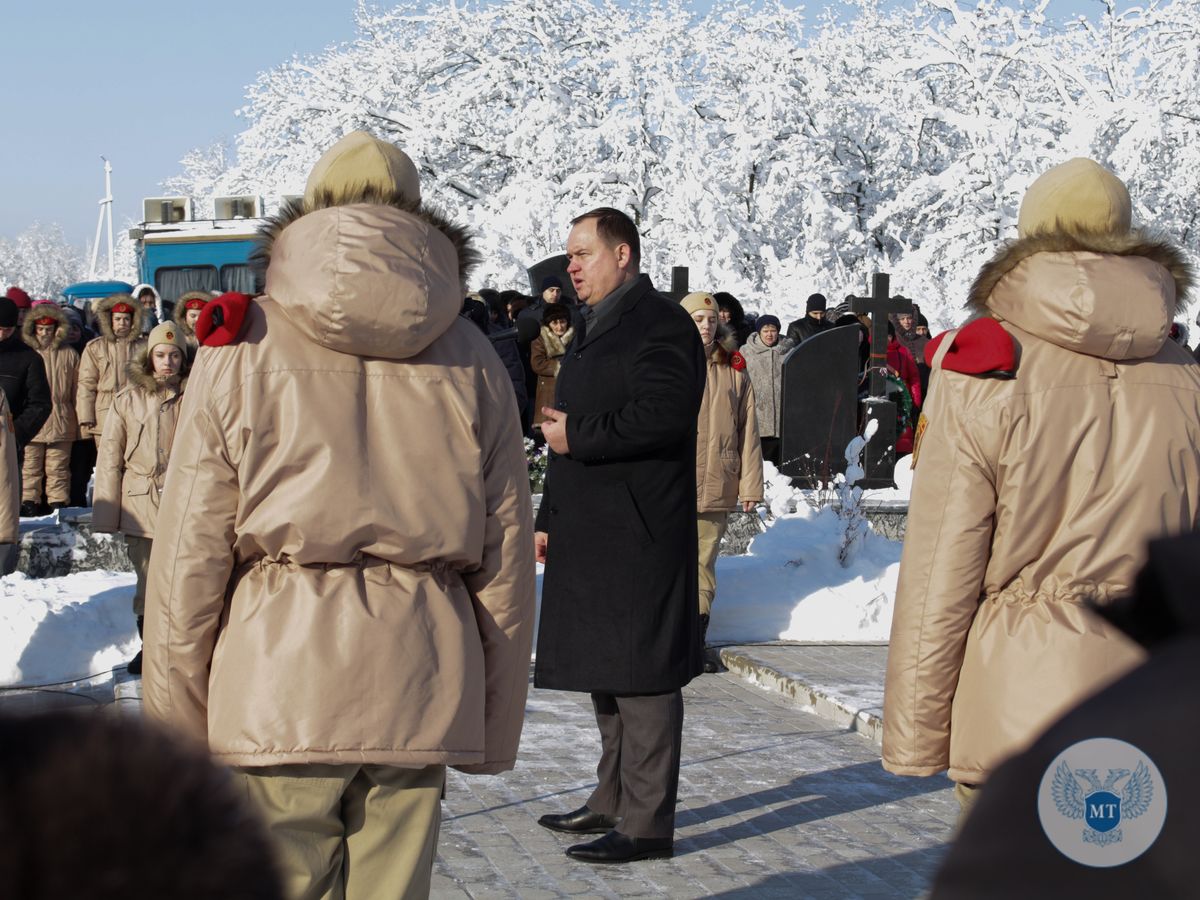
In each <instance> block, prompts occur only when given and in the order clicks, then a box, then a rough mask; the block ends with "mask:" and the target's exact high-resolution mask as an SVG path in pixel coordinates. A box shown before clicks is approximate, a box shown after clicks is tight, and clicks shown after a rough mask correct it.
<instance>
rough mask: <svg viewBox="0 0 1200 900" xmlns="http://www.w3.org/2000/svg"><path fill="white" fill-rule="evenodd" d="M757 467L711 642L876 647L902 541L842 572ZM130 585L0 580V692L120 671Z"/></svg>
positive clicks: (830, 545)
mask: <svg viewBox="0 0 1200 900" xmlns="http://www.w3.org/2000/svg"><path fill="white" fill-rule="evenodd" d="M766 468H767V497H766V504H767V506H769V507H770V509H771V511H772V516H773V518H772V519H771V520H770V521H769V527H768V528H767V530H766V532H765V533H763V534H761V535H759V536H758V537H757V538H755V540H754V542H753V543H752V544H751V545H750V552H749V554H748V555H746V556H723V557H721V558H720V559H719V560H718V561H717V597H716V602H715V603H714V606H713V618H712V624H711V626H710V627H709V632H708V638H709V641H710V642H717V643H734V642H736V643H750V642H761V641H775V640H794V641H814V642H822V641H847V642H853V641H886V640H887V639H888V633H889V631H890V629H891V622H892V603H893V599H894V597H895V594H896V577H897V574H898V571H899V568H900V544H899V543H898V542H896V541H890V540H887V539H885V538H883V537H880V536H879V535H877V534H875V533H874V532H870V533H868V534H867V535H866V537H865V539H864V541H863V542H862V544H861V545H860V546H859V547H858V548H857V549H856V550H855V551H854V554H853V556H852V557H851V559H850V561H849V565H847V566H845V567H843V566H842V564H841V563H840V562H839V560H838V552H839V550H840V548H841V546H842V541H843V537H844V534H845V526H844V522H843V520H842V518H841V517H840V516H839V515H838V513H837V512H836V511H835V510H834V509H833V508H832V507H831V506H824V507H818V506H817V505H815V503H816V499H815V494H814V493H813V492H811V491H809V492H805V491H797V490H793V489H792V488H791V487H790V486H789V485H788V484H787V480H786V479H784V478H781V477H780V476H779V475H778V473H776V472H775V471H774V468H773V467H772V466H771V465H770V463H767V464H766ZM896 481H897V483H898V485H899V487H898V489H896V490H891V491H870V492H868V493H867V494H866V497H867V499H869V500H872V501H874V500H904V499H907V497H908V490H909V487H910V485H911V482H912V470H911V468H909V467H907V466H900V467H898V469H897V472H896ZM542 568H543V567H542V566H541V565H539V566H538V567H537V572H538V575H537V591H538V602H539V606H540V603H541V592H542ZM133 582H134V577H133V573H132V572H80V573H76V574H73V575H68V576H66V577H64V578H47V579H43V580H37V579H30V578H26V577H25V576H24V575H21V574H15V575H9V576H8V577H6V578H2V579H0V685H6V686H11V685H20V684H45V683H49V682H58V681H72V680H78V679H82V678H84V677H86V676H89V675H95V674H97V673H100V672H106V671H108V670H110V669H111V668H112V667H113V666H117V665H121V664H123V663H125V662H127V661H128V660H129V659H130V658H132V656H133V654H134V653H136V652H137V648H138V640H137V632H136V630H135V627H134V619H133V613H132V611H131V598H132V596H133Z"/></svg>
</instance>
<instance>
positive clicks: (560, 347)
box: [541, 325, 575, 359]
mask: <svg viewBox="0 0 1200 900" xmlns="http://www.w3.org/2000/svg"><path fill="white" fill-rule="evenodd" d="M574 337H575V329H574V328H568V329H567V330H566V331H564V332H563V335H562V337H559V336H558V335H557V334H555V333H554V331H553V329H551V328H550V326H549V325H543V326H542V332H541V338H542V346H544V347H545V348H546V355H547V356H548V357H550V358H551V359H557V358H558V357H560V356H564V355H565V354H566V352H567V345H568V344H570V343H571V341H572V340H573V339H574Z"/></svg>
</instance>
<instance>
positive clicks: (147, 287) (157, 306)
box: [133, 284, 163, 322]
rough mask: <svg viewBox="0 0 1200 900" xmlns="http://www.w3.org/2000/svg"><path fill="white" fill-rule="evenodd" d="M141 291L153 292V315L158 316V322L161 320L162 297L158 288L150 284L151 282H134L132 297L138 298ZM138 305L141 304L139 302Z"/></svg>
mask: <svg viewBox="0 0 1200 900" xmlns="http://www.w3.org/2000/svg"><path fill="white" fill-rule="evenodd" d="M142 291H150V292H151V293H153V294H154V314H155V315H156V316H157V317H158V321H160V322H161V321H162V320H163V298H162V294H160V293H159V292H158V288H156V287H155V286H154V285H152V284H135V285H134V286H133V296H134V298H135V299H136V298H138V297H141V296H142ZM138 305H139V306H141V304H140V303H139V304H138Z"/></svg>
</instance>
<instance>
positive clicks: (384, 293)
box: [251, 187, 478, 359]
mask: <svg viewBox="0 0 1200 900" xmlns="http://www.w3.org/2000/svg"><path fill="white" fill-rule="evenodd" d="M477 261H478V256H477V254H476V252H475V251H474V250H473V249H472V247H471V244H470V240H469V238H468V235H467V232H466V230H465V229H463V228H461V227H459V226H457V225H454V224H453V223H451V222H450V221H449V220H448V219H446V218H444V217H443V216H441V215H440V214H439V213H437V212H436V211H434V210H432V209H430V208H429V207H428V206H426V205H424V204H422V203H420V202H419V201H417V202H414V201H411V200H407V199H405V198H404V197H403V196H401V195H399V194H386V193H384V192H382V191H380V190H378V189H376V188H372V187H365V188H364V189H363V190H361V191H360V192H358V193H357V194H356V195H354V196H353V197H351V198H350V199H349V200H347V201H343V202H341V203H340V204H336V203H334V200H333V196H332V194H330V193H328V192H321V193H318V195H317V196H316V198H315V199H313V200H312V201H311V202H309V201H305V202H304V203H296V202H291V203H288V204H286V205H285V206H284V208H283V209H282V210H281V211H280V212H279V214H278V215H276V216H275V217H273V218H272V219H270V220H269V221H268V222H267V224H266V225H264V226H263V228H262V230H261V231H260V232H259V247H258V249H256V251H255V252H254V254H253V255H252V257H251V265H252V266H253V267H254V268H255V271H256V273H257V274H258V275H259V277H260V278H262V279H263V281H264V283H265V286H266V293H267V294H268V295H269V296H270V297H271V298H272V299H274V300H275V301H276V302H278V303H279V305H280V307H281V308H282V309H283V311H284V312H285V313H286V315H287V316H288V318H289V319H290V320H291V321H292V323H293V324H294V325H296V327H297V328H299V329H300V330H301V331H303V332H304V333H305V334H306V335H307V336H308V337H309V338H310V339H311V340H313V341H315V342H316V343H318V344H321V345H322V346H325V347H328V348H330V349H332V350H337V351H339V352H341V353H350V354H354V355H357V356H378V357H383V358H387V359H405V358H408V357H410V356H414V355H415V354H417V353H420V352H421V351H422V350H424V349H425V348H426V347H428V346H429V345H430V344H431V343H433V341H434V340H436V339H437V338H438V337H440V336H441V335H442V334H444V333H445V332H446V330H447V329H448V328H450V326H451V325H453V324H454V322H455V320H456V319H457V318H458V313H459V310H460V308H461V306H462V298H463V297H464V296H465V294H466V290H465V284H466V280H467V277H468V275H469V274H470V271H471V269H472V268H473V267H474V265H475V264H476V262H477Z"/></svg>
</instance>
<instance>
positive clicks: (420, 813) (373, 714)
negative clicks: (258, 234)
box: [143, 132, 535, 900]
mask: <svg viewBox="0 0 1200 900" xmlns="http://www.w3.org/2000/svg"><path fill="white" fill-rule="evenodd" d="M474 262H475V254H474V252H473V251H472V249H471V248H470V245H469V241H468V238H467V236H466V235H465V234H464V233H463V231H462V230H461V229H459V228H457V227H455V226H453V225H451V224H450V223H448V222H447V221H446V220H444V219H443V218H441V217H440V216H439V215H437V214H436V213H435V212H433V211H432V210H430V209H429V208H428V207H427V206H426V205H425V204H423V203H422V201H421V199H420V183H419V181H418V176H417V170H416V167H415V166H414V165H413V163H412V162H411V161H410V160H409V159H408V157H407V156H405V155H404V154H403V153H402V152H401V151H400V150H399V149H397V148H396V147H393V146H391V145H390V144H385V143H383V142H381V141H378V140H376V139H375V138H373V137H371V136H369V135H367V134H366V133H364V132H353V133H351V134H350V135H348V136H346V137H345V138H343V139H342V140H341V141H339V142H338V143H337V144H335V145H334V146H333V147H332V148H330V149H329V150H328V151H326V153H325V154H324V155H323V156H322V157H321V159H320V160H319V161H318V162H317V164H316V167H315V168H314V169H313V171H312V173H311V174H310V176H309V180H308V185H307V188H306V191H305V195H304V199H303V201H302V202H301V203H290V204H288V205H287V207H285V209H284V210H283V211H282V212H281V213H280V215H279V216H278V217H277V218H276V219H275V220H274V221H273V222H272V223H271V225H270V226H269V228H268V229H267V231H266V233H265V234H264V244H263V247H262V250H261V252H260V253H259V254H258V256H257V257H256V264H257V265H259V266H260V267H261V266H262V265H265V267H266V271H265V294H264V295H263V296H261V297H259V298H257V299H255V300H253V301H251V300H250V299H249V298H248V297H245V296H244V295H226V296H223V297H222V298H219V299H217V300H215V301H214V304H216V307H215V309H214V313H213V314H212V315H213V322H214V323H215V311H216V310H220V311H221V314H222V315H221V317H222V321H223V322H224V325H222V326H220V327H219V328H218V327H216V326H215V324H214V330H213V331H211V332H210V331H209V330H208V327H207V323H208V321H209V318H208V313H207V311H206V317H205V318H202V319H201V320H200V328H199V330H198V332H197V333H198V335H199V336H200V338H201V343H202V346H201V347H200V350H199V353H198V354H197V357H196V363H195V366H194V368H193V370H192V375H191V381H190V387H189V390H188V396H187V397H186V398H185V400H184V409H183V414H182V418H181V421H180V425H179V431H178V433H177V435H176V439H175V449H174V451H173V453H172V455H171V466H170V470H169V471H168V473H167V489H166V494H165V496H164V500H163V506H162V509H161V511H160V513H159V519H158V527H157V530H156V537H155V541H154V553H153V557H152V559H151V562H150V586H149V593H148V597H147V607H146V668H145V676H144V678H143V697H144V700H145V705H146V709H147V712H148V713H149V714H150V715H152V716H154V717H155V718H158V719H161V720H164V721H166V722H168V723H170V724H171V725H173V726H174V727H176V728H177V729H179V730H180V731H183V732H185V733H187V734H189V735H191V736H193V737H194V738H195V739H197V740H201V741H207V743H208V746H209V748H210V750H211V752H212V753H213V755H214V756H215V757H216V758H217V759H218V760H220V761H222V762H224V763H226V764H227V765H231V766H234V767H236V772H237V778H238V780H239V781H240V782H241V783H242V784H243V786H244V788H245V790H246V792H247V795H248V796H250V797H251V798H252V799H253V800H255V801H256V803H257V805H258V806H259V808H260V810H261V812H262V815H263V817H264V819H265V820H266V821H267V823H268V825H269V828H270V831H271V834H272V836H273V837H274V838H275V841H276V846H277V850H278V858H279V861H280V864H281V867H282V869H283V872H284V877H285V880H286V884H287V889H288V893H289V896H306V897H307V896H312V897H316V896H327V895H326V894H325V893H324V892H325V890H327V889H328V890H331V891H332V890H333V887H331V886H334V885H336V887H337V890H338V892H339V893H338V896H343V895H342V894H341V893H340V891H341V889H342V888H343V886H344V890H345V893H344V896H345V897H347V898H350V900H354V898H373V897H399V896H414V897H418V896H424V895H426V894H428V891H429V884H430V877H431V869H432V865H433V860H434V853H435V849H436V845H437V833H438V823H439V822H440V819H441V814H440V805H439V804H440V797H441V793H442V787H443V785H444V783H445V767H446V766H453V767H455V768H458V769H460V770H462V771H466V772H483V773H497V772H502V771H506V770H508V769H511V768H512V767H513V765H514V764H515V762H516V756H517V745H518V742H519V738H520V734H521V727H522V723H523V718H524V710H525V696H526V692H527V690H528V683H529V661H530V644H531V641H532V636H533V622H534V596H535V594H534V588H535V581H534V578H535V573H534V553H533V510H532V503H531V500H530V496H529V477H528V471H527V465H526V461H525V452H524V443H523V440H522V435H521V423H520V418H519V416H518V415H517V410H516V398H515V396H514V394H513V387H512V382H511V381H510V379H509V377H508V373H507V372H506V371H505V368H504V365H503V364H502V363H501V361H500V359H499V357H498V356H497V355H496V353H495V351H494V350H493V349H492V347H491V345H490V343H489V341H488V339H487V337H486V336H485V335H483V334H482V333H481V332H480V331H479V329H478V328H476V327H475V325H473V324H472V323H471V322H469V321H468V320H466V319H464V318H460V317H459V315H458V313H459V309H460V308H461V306H462V298H463V297H464V296H465V293H466V292H465V289H464V287H463V282H464V280H465V277H466V275H467V273H468V272H469V270H470V267H471V266H472V265H473V264H474ZM221 334H223V335H224V336H223V337H222V338H221V339H222V340H225V339H227V338H228V339H231V340H230V342H229V343H228V344H227V345H225V346H215V345H214V343H213V341H214V337H215V336H216V335H221ZM433 423H436V427H433Z"/></svg>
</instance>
